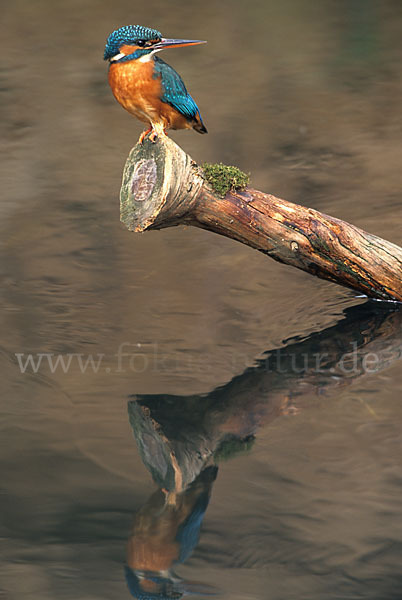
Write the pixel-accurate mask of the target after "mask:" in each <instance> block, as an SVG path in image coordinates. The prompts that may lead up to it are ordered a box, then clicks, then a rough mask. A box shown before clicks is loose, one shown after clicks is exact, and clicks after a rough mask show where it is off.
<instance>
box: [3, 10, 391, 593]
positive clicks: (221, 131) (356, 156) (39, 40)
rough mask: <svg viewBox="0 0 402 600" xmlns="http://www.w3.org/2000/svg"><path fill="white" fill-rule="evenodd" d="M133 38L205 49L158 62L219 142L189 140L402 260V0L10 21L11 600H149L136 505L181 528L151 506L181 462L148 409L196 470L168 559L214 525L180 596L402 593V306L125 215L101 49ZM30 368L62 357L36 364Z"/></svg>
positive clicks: (6, 479)
mask: <svg viewBox="0 0 402 600" xmlns="http://www.w3.org/2000/svg"><path fill="white" fill-rule="evenodd" d="M127 23H139V24H144V25H150V26H153V27H156V28H158V29H160V30H161V31H162V33H163V34H164V35H165V36H167V37H189V38H194V39H207V40H208V44H207V45H205V46H200V47H195V48H192V49H190V48H186V49H182V50H176V51H174V52H173V51H171V52H170V54H169V56H167V52H166V56H165V58H166V60H167V61H168V62H170V64H172V65H173V66H174V67H175V68H176V69H177V70H178V71H179V72H180V73H181V75H182V76H183V78H184V80H185V81H186V83H187V85H188V87H189V90H190V91H191V93H192V94H193V95H194V97H195V99H196V101H197V103H198V104H199V106H200V109H201V112H202V115H203V118H204V120H205V123H206V125H207V127H208V130H209V134H208V135H207V136H199V135H197V134H196V133H195V132H176V133H173V134H172V137H173V138H174V139H175V140H176V141H177V142H178V143H179V144H180V145H182V147H183V148H184V149H185V150H186V151H187V152H188V153H189V154H190V155H191V156H193V158H194V159H195V160H197V161H198V162H202V161H204V160H206V161H210V162H213V161H223V162H226V163H228V164H236V165H238V166H239V167H240V168H242V169H243V170H244V171H247V172H250V173H251V176H252V183H253V185H254V186H255V187H257V188H259V189H262V190H264V191H267V192H271V193H273V194H275V195H277V196H279V197H283V198H286V199H287V200H290V201H294V202H298V203H302V204H305V205H308V206H312V207H314V208H317V209H318V210H321V211H323V212H326V213H329V214H331V215H333V216H336V217H339V218H342V219H345V220H348V221H350V222H352V223H354V224H355V225H357V226H359V227H362V228H364V229H366V230H367V231H370V232H371V233H374V234H377V235H380V236H383V237H384V238H386V239H388V240H390V241H392V242H394V243H396V244H399V245H401V235H400V231H401V223H402V212H401V200H400V199H401V193H400V190H401V187H402V171H401V169H400V157H401V151H402V142H401V139H402V138H401V133H402V119H401V108H400V98H401V94H402V76H401V71H400V55H401V50H402V42H401V36H400V29H401V26H402V6H401V5H400V3H399V2H395V1H392V0H387V1H385V2H379V1H375V0H365V1H364V2H363V1H359V0H355V1H353V2H346V1H338V2H333V1H332V0H324V1H322V2H320V3H318V4H317V3H316V2H310V1H307V2H306V1H303V2H302V1H297V0H292V1H291V0H285V1H284V2H281V3H277V2H273V1H268V2H267V1H265V2H262V1H261V2H260V1H252V2H248V3H246V4H245V3H244V2H238V1H236V0H235V1H233V2H226V1H224V2H220V3H216V2H212V1H209V0H207V1H204V2H203V3H197V2H196V3H184V2H178V1H172V2H170V3H169V6H167V4H166V2H164V3H162V2H159V1H157V0H149V2H147V3H146V4H145V3H144V4H141V5H135V6H134V5H133V3H132V2H128V1H126V0H117V1H116V2H114V3H107V2H103V1H101V0H98V1H95V0H86V1H84V2H82V1H80V2H78V1H76V0H72V1H71V2H69V3H64V2H59V1H56V2H50V1H48V0H41V1H39V2H35V3H32V2H28V1H27V0H16V1H15V2H13V3H8V4H7V5H6V6H4V7H3V10H2V19H1V24H0V28H1V44H2V56H3V59H4V60H3V66H2V67H1V69H0V111H1V115H2V118H1V122H0V128H1V135H0V151H1V161H0V174H1V181H2V194H1V202H0V232H1V234H0V277H1V287H0V323H1V340H0V349H1V361H0V369H1V382H2V383H1V388H2V395H1V402H0V416H1V419H0V423H1V425H0V444H1V458H0V461H1V466H0V468H1V475H2V476H1V484H0V513H1V515H2V519H1V523H2V524H1V534H0V540H1V541H0V556H1V564H0V598H3V597H4V598H6V599H7V600H17V599H18V600H20V599H21V598H27V599H35V600H36V599H40V600H46V599H49V600H53V599H54V598H63V599H66V600H69V599H73V598H74V600H78V599H79V600H90V599H93V598H98V599H99V598H102V599H103V598H105V599H109V598H130V597H131V596H130V592H129V590H128V587H127V583H126V578H125V572H124V565H125V564H126V562H127V560H130V557H128V555H127V547H128V548H130V540H132V539H134V540H136V539H138V538H136V537H135V536H136V535H138V530H137V529H135V527H136V524H137V523H138V522H139V521H138V519H139V517H138V515H147V518H149V521H147V522H148V523H150V526H152V527H154V529H155V530H157V531H159V530H158V526H159V525H160V524H161V523H162V525H161V527H165V521H164V520H163V519H162V520H159V521H158V519H159V518H160V515H159V516H158V515H157V516H155V514H154V513H153V512H152V510H153V507H154V506H159V505H158V502H160V501H161V498H162V505H163V498H164V497H163V494H164V492H161V491H160V488H161V487H165V488H166V490H167V491H169V486H172V485H173V487H174V484H172V480H171V479H170V480H168V479H163V477H161V475H160V470H162V471H163V465H165V462H163V461H167V463H169V460H170V459H169V453H167V454H163V457H164V458H163V460H162V458H161V461H162V462H159V463H158V464H157V467H156V466H155V465H153V466H152V459H154V460H155V457H158V456H159V454H158V451H157V448H158V447H159V446H157V445H156V446H155V444H154V445H152V444H151V442H152V440H153V442H155V439H154V438H152V436H151V437H150V438H148V443H150V444H151V446H149V447H150V448H152V450H151V451H150V453H149V455H148V454H146V453H145V454H144V446H143V447H141V440H139V439H138V431H137V436H136V438H137V440H136V439H135V436H134V435H133V428H132V423H131V425H130V417H131V420H132V415H133V407H136V406H137V408H138V407H141V406H142V407H144V406H147V407H148V409H149V410H150V411H151V412H150V414H151V416H152V415H153V416H154V417H155V419H160V422H161V423H162V426H163V432H164V434H165V435H166V440H165V441H164V442H163V444H166V446H165V445H163V444H162V446H161V448H172V447H173V448H176V449H177V445H179V446H180V448H181V449H182V450H183V448H184V449H185V450H186V452H187V451H188V454H186V456H187V459H188V461H189V462H188V464H189V465H190V466H191V468H192V469H193V470H192V471H191V469H190V468H189V467H188V474H187V480H186V483H188V485H190V488H189V491H188V495H187V496H182V497H181V500H180V503H179V504H178V505H177V507H178V508H177V511H176V512H174V511H172V513H171V514H172V516H171V520H167V521H166V522H168V523H169V526H170V525H171V526H172V533H171V536H170V538H169V537H167V538H166V539H164V542H163V544H162V545H161V547H163V548H166V549H168V548H169V549H170V550H171V552H172V553H173V554H174V552H178V546H179V545H180V544H178V541H177V539H176V535H177V533H178V531H181V532H182V531H183V527H182V528H181V529H180V524H181V525H182V524H183V523H185V524H187V525H188V521H186V520H185V519H184V520H183V514H185V515H187V517H188V515H191V514H196V515H198V517H197V518H198V521H197V526H194V528H193V529H192V531H193V537H192V538H191V541H190V542H189V543H188V545H187V546H186V547H187V549H188V550H189V552H191V551H192V552H191V554H190V555H189V556H184V555H183V556H184V558H183V556H181V559H182V560H181V559H180V557H179V558H178V556H176V557H174V556H173V554H172V556H173V557H172V556H171V561H172V564H173V563H174V562H175V561H176V563H177V564H176V566H175V572H176V574H177V576H178V577H179V578H180V579H181V582H179V583H177V582H176V583H175V585H176V584H177V586H179V587H180V586H182V587H181V588H180V589H182V590H183V591H189V592H192V593H194V594H195V597H199V598H204V597H207V596H206V594H207V593H211V592H212V591H213V592H214V593H215V594H216V597H217V598H222V599H226V598H228V599H229V598H230V599H231V600H233V599H237V598H239V599H244V598H255V599H258V600H260V599H261V600H265V599H267V598H270V599H273V600H282V599H285V598H286V599H289V598H306V599H307V598H308V599H309V600H315V599H317V600H318V599H321V598H324V597H325V598H330V599H340V598H345V599H346V598H347V599H349V598H359V597H362V598H373V599H377V598H382V599H384V600H385V599H388V598H389V599H397V598H399V597H400V596H401V588H402V576H401V567H400V565H401V559H402V525H401V524H402V509H401V495H402V468H401V458H400V457H401V456H402V434H401V420H402V409H401V403H400V398H401V389H402V376H401V369H400V364H401V362H400V355H401V347H402V339H401V326H400V317H399V311H398V310H397V309H394V308H392V307H390V308H386V307H378V306H377V305H376V304H377V303H366V302H365V300H364V299H362V298H356V297H355V296H354V294H353V293H352V292H350V291H348V290H344V289H342V288H339V287H336V286H334V285H332V284H329V283H326V282H322V281H318V280H315V279H313V278H312V277H310V276H309V275H307V274H305V273H302V272H299V271H296V270H292V269H291V268H290V267H285V266H283V265H279V264H276V263H274V262H273V261H270V260H269V259H268V258H267V257H264V256H263V255H259V254H258V253H257V252H255V251H253V250H251V249H249V248H247V247H245V246H242V245H241V244H238V243H235V242H233V241H231V240H227V239H224V238H220V237H218V236H215V235H213V234H209V233H208V232H205V231H200V230H197V229H192V228H182V227H177V228H172V229H170V230H165V231H161V232H149V233H146V234H144V235H135V234H130V233H129V232H127V231H126V230H125V229H124V227H123V226H121V225H120V223H119V206H118V193H119V187H120V179H121V173H122V168H123V164H124V161H125V158H126V156H127V154H128V152H129V150H130V148H131V147H132V146H133V144H134V143H135V142H136V140H137V138H138V135H139V133H140V131H141V125H140V124H139V123H137V122H136V121H135V120H134V119H132V118H131V117H130V116H129V115H128V114H127V113H125V112H124V111H123V110H122V109H121V108H120V107H119V106H118V105H117V104H116V103H115V101H114V99H113V97H112V95H111V92H110V90H109V89H108V86H107V82H106V70H107V67H106V65H105V64H104V63H103V61H102V54H103V46H104V42H105V39H106V36H107V35H108V34H109V33H110V31H112V30H113V29H114V28H116V27H118V26H121V25H123V24H127ZM354 351H355V354H353V352H354ZM351 352H352V354H350V353H351ZM16 354H19V355H22V356H23V360H25V358H26V357H27V356H28V355H29V354H32V356H33V357H34V359H35V361H37V359H38V355H39V354H42V355H43V356H44V358H43V359H42V363H41V364H40V365H39V367H38V369H37V372H34V370H35V369H32V368H31V367H29V368H28V367H27V369H26V371H25V373H21V368H20V365H19V363H18V360H17V357H16ZM316 354H319V355H320V356H321V355H324V354H328V356H327V357H324V358H323V360H322V362H321V363H319V365H318V366H319V368H317V362H316V359H315V358H314V355H316ZM370 354H371V355H372V357H371V358H370V356H369V355H370ZM50 355H51V356H56V357H57V356H59V355H61V356H62V357H64V359H66V357H67V359H68V357H69V356H70V357H71V356H72V358H71V364H70V365H69V366H68V368H66V372H64V370H63V368H62V367H60V366H59V367H58V368H56V369H54V372H52V368H51V367H52V364H53V363H49V362H48V361H49V358H48V357H49V356H50ZM77 355H80V356H81V358H82V360H84V361H85V360H86V359H87V358H88V356H89V355H93V357H94V358H95V359H98V358H99V355H101V362H100V366H99V369H98V370H97V371H96V369H92V368H87V369H85V372H82V371H83V369H82V368H80V363H79V360H78V358H77ZM345 355H346V358H345ZM348 355H349V356H348ZM367 356H369V358H368V359H367ZM373 356H374V357H377V359H375V358H374V359H373ZM355 357H356V361H357V362H356V364H355V363H353V361H354V360H355ZM52 360H53V359H52ZM365 360H366V362H365V363H364V364H363V362H364V361H365ZM342 361H343V362H342ZM373 361H374V362H373ZM35 364H36V365H37V362H36V363H35ZM331 369H332V370H331ZM95 371H96V372H95ZM130 407H131V408H130ZM144 426H145V424H144ZM134 433H135V431H134ZM136 441H137V442H139V447H140V450H141V448H142V452H141V453H140V452H139V450H138V447H137V444H136ZM180 444H181V445H180ZM147 447H148V446H147ZM200 448H202V451H201V449H200ZM197 453H199V455H198V454H197ZM224 459H226V460H224ZM169 464H170V463H169ZM186 464H187V463H186ZM170 466H171V465H170ZM216 467H217V470H216ZM158 469H159V470H158ZM190 471H191V473H190ZM183 472H184V471H183ZM166 473H171V471H166ZM166 473H165V476H166V477H168V476H167V475H166ZM186 473H187V471H186ZM192 477H193V478H195V481H193V483H192V484H190V481H191V480H192ZM191 486H192V487H191ZM158 490H159V491H158ZM170 492H171V489H170ZM155 494H156V495H155ZM161 494H162V496H161ZM199 498H201V500H199ZM177 502H179V501H178V500H177ZM197 502H199V503H198V504H197ZM183 507H184V508H183ZM200 507H201V508H202V509H201V508H200ZM179 509H180V510H179ZM181 510H184V511H186V510H187V511H188V513H186V512H184V513H182V512H180V511H181ZM197 510H198V513H197ZM141 511H142V512H141ZM147 511H150V512H147ZM192 511H193V512H192ZM194 511H195V513H194ZM156 512H157V511H156ZM160 514H162V515H163V517H164V516H165V515H166V514H167V513H166V512H163V511H162V513H160ZM149 515H150V516H149ZM169 515H170V513H169ZM144 518H145V517H144ZM169 518H170V517H169ZM180 519H182V521H181V520H180ZM194 522H196V519H195V518H194ZM172 523H173V524H174V525H172ZM198 526H200V532H199V533H200V535H199V541H198V542H197V532H198ZM175 527H176V529H175ZM184 530H185V531H188V530H186V529H185V528H184ZM141 531H142V530H141ZM144 535H145V534H144ZM147 535H148V534H147ZM133 536H134V537H133ZM145 537H146V536H145ZM190 537H191V536H190ZM149 539H150V538H149V537H146V541H149ZM180 539H182V538H180ZM134 547H137V546H135V545H134ZM180 547H181V548H183V545H182V546H180ZM167 554H168V552H167V550H166V553H165V554H164V557H165V558H166V556H167ZM184 554H185V553H184ZM169 556H170V555H169ZM191 582H192V583H191ZM149 585H151V586H152V585H154V586H155V585H156V586H157V585H162V584H160V582H159V583H158V582H157V583H155V582H151V584H149ZM173 587H174V586H173ZM172 589H173V588H172Z"/></svg>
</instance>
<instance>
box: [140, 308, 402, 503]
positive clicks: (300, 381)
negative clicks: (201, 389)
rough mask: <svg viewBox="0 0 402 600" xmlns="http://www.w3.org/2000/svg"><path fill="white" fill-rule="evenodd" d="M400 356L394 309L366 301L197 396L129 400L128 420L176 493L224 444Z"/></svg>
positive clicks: (399, 324) (401, 315) (155, 470)
mask: <svg viewBox="0 0 402 600" xmlns="http://www.w3.org/2000/svg"><path fill="white" fill-rule="evenodd" d="M401 355H402V311H399V310H393V309H392V308H391V309H389V308H386V307H385V306H381V305H377V304H376V303H373V302H368V303H366V304H364V305H360V306H354V307H352V308H349V309H347V310H346V311H345V318H344V319H342V320H341V321H340V322H339V323H337V324H336V325H335V326H333V327H329V328H327V329H324V330H323V331H321V332H318V333H313V334H312V335H311V336H310V337H308V338H307V339H305V340H303V341H300V342H296V343H293V344H289V345H287V346H286V347H284V348H280V349H277V350H272V351H270V352H268V353H267V354H266V355H265V357H264V358H263V359H262V360H260V361H259V363H258V365H257V366H256V367H252V368H249V369H247V370H246V371H245V372H244V373H243V374H242V375H239V376H237V377H234V378H233V379H232V381H230V382H229V383H227V384H226V385H224V386H222V387H220V388H217V389H215V390H213V391H212V392H210V393H209V394H207V395H205V396H187V397H183V396H167V395H158V396H135V397H134V398H135V399H134V400H132V401H131V402H130V403H129V414H130V422H131V425H132V427H133V431H134V435H135V438H136V441H137V444H138V447H139V450H140V453H141V456H142V459H143V461H144V464H145V466H146V467H147V468H148V469H149V470H150V472H151V474H152V476H153V478H154V479H155V481H156V482H157V483H158V485H159V486H160V487H164V488H166V489H168V490H172V491H180V490H181V489H185V488H186V486H187V485H188V484H189V483H190V482H191V481H192V480H193V479H195V477H196V476H197V475H198V473H200V472H201V471H202V469H203V468H204V467H205V466H206V465H208V464H210V463H211V462H213V461H214V460H215V459H216V456H217V453H222V449H223V448H224V445H225V444H226V445H227V446H229V449H231V448H233V447H235V449H236V441H237V442H238V443H241V442H242V441H243V442H244V443H245V444H246V445H247V442H248V440H250V436H253V435H254V434H255V433H256V431H257V429H258V427H259V426H260V425H263V424H266V423H268V422H270V421H271V420H273V419H275V418H276V417H277V416H279V415H281V414H284V413H288V412H290V411H292V410H293V408H294V406H295V405H297V407H299V406H300V405H301V403H302V402H307V401H308V400H310V399H311V396H312V394H326V395H328V394H331V393H333V392H336V391H337V390H338V389H339V387H342V386H347V385H350V384H352V383H353V382H354V381H356V380H357V379H359V378H360V377H362V376H363V375H365V374H372V373H374V372H379V371H382V370H383V369H385V368H387V367H389V366H390V365H391V364H392V363H393V362H395V361H396V360H398V359H400V358H401ZM225 452H226V453H227V448H226V450H224V453H225ZM178 475H179V477H178ZM178 480H180V486H181V487H180V488H179V489H178V488H177V481H178Z"/></svg>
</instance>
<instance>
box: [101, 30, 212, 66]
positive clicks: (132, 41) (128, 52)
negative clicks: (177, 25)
mask: <svg viewBox="0 0 402 600" xmlns="http://www.w3.org/2000/svg"><path fill="white" fill-rule="evenodd" d="M203 43H204V42H202V41H201V40H181V39H180V40H173V39H165V38H163V37H162V34H161V33H160V31H157V30H156V29H151V28H150V27H142V26H141V25H125V27H120V29H116V31H113V33H111V34H110V35H109V37H108V38H107V40H106V47H105V52H104V55H103V58H104V60H109V61H110V62H111V63H116V62H124V61H128V60H136V59H137V58H141V57H142V56H145V55H146V54H153V53H154V52H159V51H160V50H164V49H165V48H179V47H181V46H194V45H195V44H203Z"/></svg>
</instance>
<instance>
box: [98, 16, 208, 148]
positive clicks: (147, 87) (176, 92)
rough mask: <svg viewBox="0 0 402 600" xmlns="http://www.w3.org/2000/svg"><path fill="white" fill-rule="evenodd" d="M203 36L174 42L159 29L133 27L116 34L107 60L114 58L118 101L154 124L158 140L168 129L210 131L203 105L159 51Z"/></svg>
mask: <svg viewBox="0 0 402 600" xmlns="http://www.w3.org/2000/svg"><path fill="white" fill-rule="evenodd" d="M202 43H204V42H202V41H199V40H169V39H165V38H163V37H162V35H161V33H159V31H156V29H150V28H148V27H141V26H140V25H127V26H126V27H120V29H117V30H116V31H113V33H111V34H110V35H109V37H108V39H107V41H106V47H105V53H104V59H105V60H109V61H110V67H109V84H110V87H111V88H112V92H113V94H114V96H115V98H116V100H117V101H118V102H119V103H120V104H121V105H122V106H123V108H125V109H126V110H128V112H130V113H131V114H133V115H134V116H135V117H137V119H140V121H143V122H144V123H146V124H147V125H148V127H149V129H148V130H147V131H144V132H143V133H142V134H141V136H140V139H139V141H140V143H142V142H143V140H144V138H145V137H146V136H147V134H148V133H149V134H150V135H149V139H150V140H151V141H152V142H155V141H156V138H157V136H158V135H163V134H164V133H165V131H166V130H167V129H195V130H196V131H198V132H199V133H207V130H206V127H205V125H204V123H203V122H202V119H201V115H200V111H199V110H198V106H197V105H196V103H195V102H194V100H193V98H192V97H191V96H190V94H189V93H188V92H187V89H186V86H185V85H184V83H183V80H182V79H181V77H180V75H179V74H178V73H176V71H175V70H174V69H172V67H170V66H169V65H168V64H166V63H165V62H164V61H163V60H162V59H160V58H158V57H157V56H156V53H157V52H159V51H160V50H164V49H165V48H178V47H181V46H190V45H194V44H202Z"/></svg>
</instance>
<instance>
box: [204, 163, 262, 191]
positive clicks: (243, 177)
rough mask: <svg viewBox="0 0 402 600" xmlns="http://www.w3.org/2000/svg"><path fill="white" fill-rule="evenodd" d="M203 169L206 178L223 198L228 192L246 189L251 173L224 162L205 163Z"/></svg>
mask: <svg viewBox="0 0 402 600" xmlns="http://www.w3.org/2000/svg"><path fill="white" fill-rule="evenodd" d="M202 169H203V171H204V177H205V179H206V180H207V181H208V183H209V184H210V185H211V186H212V188H213V189H214V191H215V192H216V193H217V194H218V196H220V197H221V198H224V196H225V195H226V193H227V192H235V191H236V190H244V188H245V187H246V186H247V185H248V183H249V181H250V175H249V174H247V173H244V172H243V171H240V169H238V168H237V167H232V166H228V165H223V164H222V163H218V164H211V163H204V164H203V165H202Z"/></svg>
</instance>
